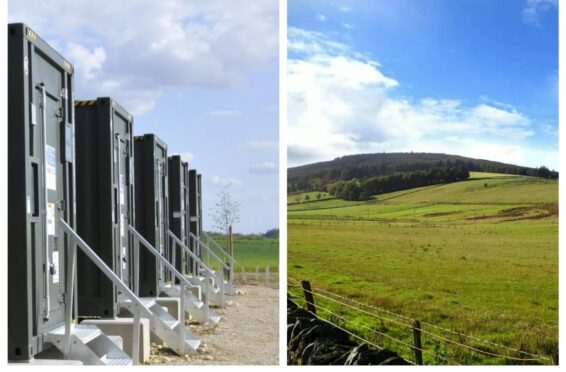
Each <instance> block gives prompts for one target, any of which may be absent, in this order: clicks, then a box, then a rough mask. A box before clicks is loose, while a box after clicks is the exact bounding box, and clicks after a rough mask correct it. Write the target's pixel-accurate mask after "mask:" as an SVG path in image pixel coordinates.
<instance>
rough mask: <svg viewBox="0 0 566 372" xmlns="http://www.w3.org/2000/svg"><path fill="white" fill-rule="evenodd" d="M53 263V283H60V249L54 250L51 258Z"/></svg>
mask: <svg viewBox="0 0 566 372" xmlns="http://www.w3.org/2000/svg"><path fill="white" fill-rule="evenodd" d="M51 263H52V264H53V267H54V268H55V270H54V273H53V283H59V251H54V252H53V256H52V258H51Z"/></svg>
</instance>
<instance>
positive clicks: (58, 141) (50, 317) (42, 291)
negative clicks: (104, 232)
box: [7, 23, 75, 360]
mask: <svg viewBox="0 0 566 372" xmlns="http://www.w3.org/2000/svg"><path fill="white" fill-rule="evenodd" d="M8 70H9V71H10V73H9V74H8V141H7V142H8V213H9V218H8V283H9V286H8V304H9V306H8V359H9V360H29V359H31V358H33V356H34V355H35V354H37V353H40V352H41V351H42V350H43V345H44V338H45V335H46V334H47V333H48V332H50V331H52V330H53V329H54V328H58V327H60V326H62V325H64V318H65V306H64V304H65V301H69V299H68V298H67V297H66V296H65V271H66V270H65V266H66V265H65V261H66V260H65V258H66V255H67V244H66V237H65V236H64V235H63V232H62V229H60V227H59V222H58V221H59V219H61V218H62V219H63V220H65V221H66V222H67V223H68V224H69V225H70V226H71V227H73V228H74V227H75V195H74V194H75V173H74V171H75V170H74V133H73V130H74V126H73V122H74V119H73V89H74V86H73V66H72V65H71V64H70V63H69V62H67V61H66V60H65V59H64V58H63V57H62V56H61V55H60V54H58V53H57V51H55V50H54V49H53V48H52V47H51V46H49V45H48V44H47V43H46V42H45V41H44V40H43V39H42V38H41V37H39V36H38V35H37V34H36V33H35V32H34V31H33V30H32V29H30V28H29V27H28V26H26V25H25V24H21V23H19V24H9V25H8Z"/></svg>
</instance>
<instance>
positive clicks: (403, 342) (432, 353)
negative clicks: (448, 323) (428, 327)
mask: <svg viewBox="0 0 566 372" xmlns="http://www.w3.org/2000/svg"><path fill="white" fill-rule="evenodd" d="M305 302H306V303H309V304H311V305H313V306H314V304H313V303H311V302H309V301H307V300H305ZM316 308H317V309H321V310H324V311H326V312H327V313H329V314H332V315H334V316H335V317H337V318H339V319H341V320H342V321H344V322H346V323H350V324H355V325H357V326H358V327H362V328H364V329H367V330H368V331H370V332H372V333H375V334H378V335H380V336H384V337H386V338H388V339H390V340H393V341H395V342H397V343H399V344H401V345H404V346H406V347H408V348H409V349H411V350H419V351H421V352H423V353H425V354H429V355H432V356H433V357H435V358H438V359H441V360H444V361H445V362H446V363H450V362H449V361H448V359H446V358H444V357H441V356H440V355H438V354H435V353H434V352H432V351H430V350H425V349H422V348H418V347H416V346H415V345H412V344H409V343H407V342H405V341H403V340H400V339H398V338H395V337H393V336H391V335H388V334H387V333H383V332H380V331H378V330H375V329H372V328H370V327H368V326H366V325H363V324H359V323H356V322H354V321H352V320H349V319H346V318H344V317H343V316H341V315H338V314H336V313H334V312H333V311H330V310H328V309H326V308H324V307H322V306H320V305H316ZM311 314H312V312H311ZM332 324H334V323H332ZM379 348H382V347H379Z"/></svg>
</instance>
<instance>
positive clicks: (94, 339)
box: [49, 219, 200, 364]
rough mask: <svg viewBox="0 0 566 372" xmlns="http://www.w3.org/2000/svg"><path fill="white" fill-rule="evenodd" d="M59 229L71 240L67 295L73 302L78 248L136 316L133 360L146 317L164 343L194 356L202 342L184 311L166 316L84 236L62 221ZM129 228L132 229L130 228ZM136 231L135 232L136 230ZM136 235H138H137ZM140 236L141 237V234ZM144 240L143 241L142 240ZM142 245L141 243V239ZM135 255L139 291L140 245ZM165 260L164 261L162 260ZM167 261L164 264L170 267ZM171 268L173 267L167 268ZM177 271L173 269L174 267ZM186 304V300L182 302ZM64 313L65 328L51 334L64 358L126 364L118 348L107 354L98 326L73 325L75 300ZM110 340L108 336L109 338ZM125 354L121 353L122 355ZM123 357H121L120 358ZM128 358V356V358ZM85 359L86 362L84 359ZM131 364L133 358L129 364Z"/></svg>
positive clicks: (135, 356) (137, 349)
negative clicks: (122, 278) (175, 315)
mask: <svg viewBox="0 0 566 372" xmlns="http://www.w3.org/2000/svg"><path fill="white" fill-rule="evenodd" d="M59 222H60V226H61V227H62V229H63V231H64V233H65V234H66V235H67V237H68V241H69V256H68V257H69V258H68V259H69V261H68V262H69V263H70V264H69V265H67V270H68V274H67V278H68V281H67V292H66V293H68V294H69V296H70V298H71V299H73V297H74V296H73V289H74V286H75V280H76V276H75V266H76V255H77V247H79V248H80V249H81V250H82V252H83V253H84V254H85V255H86V256H87V257H88V258H89V259H90V260H91V261H92V262H93V263H94V264H95V265H96V266H97V267H98V268H99V269H100V270H101V271H102V273H103V274H104V275H106V277H108V278H109V279H110V280H111V281H112V283H113V284H114V285H115V286H116V287H117V289H118V291H120V292H121V302H120V305H121V306H124V307H125V308H126V309H127V310H128V311H129V312H131V313H132V314H133V317H134V330H133V337H132V351H133V358H132V359H133V361H134V363H136V364H137V363H138V361H139V347H138V345H139V340H140V318H142V317H143V318H147V319H149V321H150V328H151V330H152V332H153V334H154V335H155V336H157V337H158V338H159V339H161V340H162V341H163V342H165V343H167V345H168V346H169V347H170V348H171V349H172V350H174V351H175V352H176V353H178V354H180V355H184V354H190V353H195V352H196V350H197V348H198V347H199V345H200V341H199V340H198V339H197V338H196V337H195V336H193V335H192V333H191V332H190V330H188V329H186V327H185V316H184V312H181V314H180V319H179V320H177V319H175V318H173V317H172V316H171V315H170V314H169V313H167V312H166V311H165V310H163V308H161V306H159V305H157V304H156V303H155V301H153V300H148V299H141V298H139V297H138V296H137V295H136V293H134V292H132V290H131V289H130V288H129V287H128V286H127V285H126V284H125V283H124V282H123V281H122V280H121V279H120V278H119V277H118V276H117V275H116V274H115V273H114V271H113V270H112V269H111V268H110V267H108V266H107V265H106V264H105V263H104V261H102V259H101V258H100V257H98V255H97V254H96V253H95V252H94V251H93V250H92V249H91V248H90V247H89V246H88V245H87V244H86V243H85V242H84V240H82V239H81V237H80V236H79V235H78V234H77V233H76V232H75V231H74V230H73V229H72V228H71V227H70V226H69V225H68V224H67V223H66V222H65V221H64V220H62V219H61V220H60V221H59ZM130 229H132V228H131V227H130ZM134 231H135V230H134ZM136 233H137V232H136ZM138 235H139V234H138ZM142 239H143V238H142ZM138 242H139V240H138ZM142 242H145V243H144V246H146V248H147V249H148V250H149V251H150V252H151V253H152V254H154V255H155V256H156V257H157V258H158V259H163V257H162V256H161V255H160V254H159V252H157V250H155V248H153V247H151V245H149V243H147V242H146V241H145V239H144V240H143V241H142ZM134 256H135V258H136V261H135V262H136V264H135V265H134V276H135V280H134V287H135V290H136V292H137V290H138V286H139V265H138V264H137V262H138V260H137V258H139V245H138V244H134ZM163 260H164V259H163ZM167 263H168V262H165V265H166V266H167ZM168 268H170V267H168ZM173 269H174V268H173ZM184 284H188V287H194V286H193V285H191V284H190V283H189V282H188V281H186V282H185V283H184ZM181 303H183V299H181ZM65 307H66V308H65V314H66V321H65V326H64V327H61V328H59V329H56V330H55V331H53V332H52V334H51V335H50V336H49V337H50V342H52V343H53V344H54V345H55V346H56V347H57V348H59V349H60V350H62V351H63V355H64V356H65V359H70V358H71V357H80V358H81V359H79V360H81V361H83V362H84V363H85V364H93V363H94V364H108V363H113V362H116V363H126V362H125V361H121V360H119V359H122V358H121V356H122V354H123V352H122V351H121V350H120V349H119V348H118V347H117V346H116V349H115V350H112V351H108V352H106V353H105V351H106V349H105V348H107V347H110V345H109V344H108V343H106V342H105V341H104V340H105V338H104V337H102V336H101V335H100V334H98V332H100V333H102V332H101V331H100V330H99V329H98V328H97V327H96V326H93V325H88V326H86V325H84V326H83V325H73V324H72V309H73V301H67V302H66V303H65ZM95 328H96V329H97V330H98V331H94V329H95ZM106 339H107V337H106ZM87 349H91V350H92V353H94V354H92V353H89V352H86V351H88V350H87ZM120 353H122V354H120ZM93 355H99V356H100V357H99V359H100V361H99V363H95V362H96V360H94V359H93V358H94V356H93ZM118 356H120V357H118ZM126 357H127V358H128V359H129V357H128V356H127V355H126ZM82 358H84V359H82ZM127 363H130V364H131V363H132V360H131V359H130V360H129V362H127Z"/></svg>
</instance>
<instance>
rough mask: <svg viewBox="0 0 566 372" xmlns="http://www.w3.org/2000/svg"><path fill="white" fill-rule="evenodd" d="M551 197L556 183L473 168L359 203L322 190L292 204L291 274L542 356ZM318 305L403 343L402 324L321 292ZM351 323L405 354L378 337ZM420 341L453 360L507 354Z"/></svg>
mask: <svg viewBox="0 0 566 372" xmlns="http://www.w3.org/2000/svg"><path fill="white" fill-rule="evenodd" d="M557 203H558V183H557V181H549V180H541V179H535V178H529V177H520V176H507V175H496V174H485V173H484V174H481V173H474V174H472V179H470V180H467V181H462V182H458V183H453V184H447V185H440V186H432V187H423V188H419V189H413V190H406V191H400V192H395V193H391V194H386V195H378V196H377V197H376V198H374V199H372V200H370V201H368V202H364V203H360V202H346V201H341V200H336V199H326V200H322V201H317V202H309V203H303V204H292V205H289V206H288V219H289V223H288V270H289V277H290V278H294V279H298V280H301V279H308V280H310V281H311V282H312V283H313V285H314V286H316V287H320V288H322V289H326V290H330V291H332V292H335V293H338V294H341V295H344V296H346V297H349V298H353V299H357V300H360V301H363V302H367V303H370V304H373V305H376V306H381V307H383V308H386V309H389V310H391V311H394V312H398V313H401V314H404V315H406V316H409V317H412V318H415V319H419V320H422V321H426V322H430V323H433V324H436V325H439V326H443V327H447V328H450V329H454V330H458V331H460V332H463V333H466V334H472V335H474V336H477V337H481V338H483V339H487V340H489V341H493V342H496V343H500V344H503V345H506V346H510V347H513V348H519V349H521V350H524V351H527V352H531V353H536V354H545V355H549V354H551V353H552V352H553V351H555V350H556V349H557V347H558V329H557V327H556V325H557V323H558V205H557ZM307 206H308V207H307ZM320 300H322V299H319V301H320ZM324 305H325V306H327V307H328V308H329V309H334V310H336V311H340V312H341V314H344V313H347V315H348V316H347V318H348V319H351V318H353V319H356V321H358V322H361V323H362V324H365V325H366V326H369V327H370V328H373V329H381V331H382V332H383V333H387V334H389V335H392V336H395V337H397V338H400V339H402V340H405V341H406V342H411V341H412V334H411V333H410V332H409V331H408V330H407V329H404V328H403V327H394V326H392V325H390V324H387V323H383V322H382V323H377V324H376V323H375V321H372V320H371V319H370V318H368V317H367V316H364V315H363V314H360V313H357V312H353V311H348V309H345V308H344V307H341V308H338V306H335V305H333V304H332V303H330V302H329V303H326V304H324ZM353 328H356V326H353ZM357 331H358V332H360V333H362V334H363V335H364V336H365V337H367V338H368V339H370V340H374V341H376V342H380V343H381V344H385V345H386V346H389V347H390V348H391V349H393V350H396V351H398V352H400V353H402V354H404V355H405V356H407V357H409V356H410V355H411V354H410V350H409V349H407V348H404V347H402V346H401V345H398V344H395V343H394V342H392V341H389V340H387V339H386V338H384V337H379V336H376V335H375V334H372V333H371V332H368V331H365V330H364V329H357ZM423 342H424V343H425V347H430V348H432V349H433V350H435V351H436V354H441V355H444V356H445V357H447V358H448V359H449V360H451V361H453V362H454V363H464V364H502V363H513V361H509V360H507V361H506V360H504V359H502V358H492V357H487V356H484V355H481V354H477V353H475V354H474V353H469V352H467V351H466V350H465V349H459V348H448V347H447V346H446V344H445V343H442V342H438V340H436V341H434V340H432V339H430V338H427V337H424V339H423ZM474 345H475V344H474ZM475 346H478V347H479V346H482V347H485V345H483V344H477V345H475ZM490 350H491V349H490ZM494 350H497V352H498V353H499V352H501V350H498V349H494ZM424 357H425V361H427V362H428V363H431V364H435V363H437V362H438V361H435V360H433V359H434V358H432V357H429V356H427V355H425V356H424Z"/></svg>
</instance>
